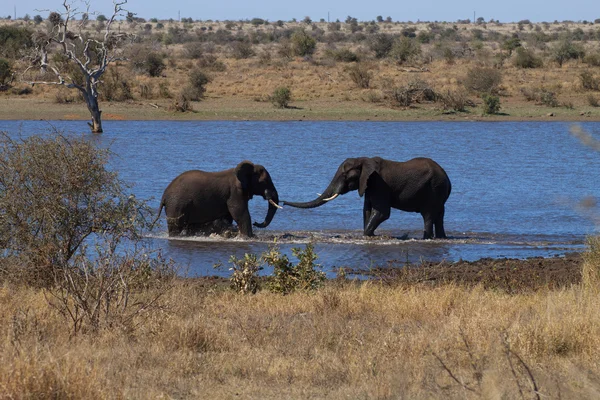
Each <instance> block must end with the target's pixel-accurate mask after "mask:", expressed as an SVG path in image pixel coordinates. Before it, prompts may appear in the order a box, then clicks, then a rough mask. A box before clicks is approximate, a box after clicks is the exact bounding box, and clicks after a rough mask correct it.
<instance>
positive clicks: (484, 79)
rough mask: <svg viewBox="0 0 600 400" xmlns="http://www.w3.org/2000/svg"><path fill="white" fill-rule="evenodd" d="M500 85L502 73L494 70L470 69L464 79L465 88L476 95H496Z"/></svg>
mask: <svg viewBox="0 0 600 400" xmlns="http://www.w3.org/2000/svg"><path fill="white" fill-rule="evenodd" d="M500 83H502V73H501V72H500V70H498V69H495V68H486V67H475V68H471V69H470V70H469V72H468V73H467V76H466V77H465V79H464V85H465V87H466V88H467V89H468V90H470V91H473V92H477V93H496V92H497V91H498V88H499V86H500Z"/></svg>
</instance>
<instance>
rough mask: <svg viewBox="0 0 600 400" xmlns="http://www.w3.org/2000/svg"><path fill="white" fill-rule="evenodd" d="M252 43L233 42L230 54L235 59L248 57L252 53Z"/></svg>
mask: <svg viewBox="0 0 600 400" xmlns="http://www.w3.org/2000/svg"><path fill="white" fill-rule="evenodd" d="M254 54H255V53H254V50H253V49H252V43H250V42H247V41H240V42H233V43H232V44H231V55H232V56H233V58H235V59H236V60H242V59H246V58H250V57H252V56H253V55H254Z"/></svg>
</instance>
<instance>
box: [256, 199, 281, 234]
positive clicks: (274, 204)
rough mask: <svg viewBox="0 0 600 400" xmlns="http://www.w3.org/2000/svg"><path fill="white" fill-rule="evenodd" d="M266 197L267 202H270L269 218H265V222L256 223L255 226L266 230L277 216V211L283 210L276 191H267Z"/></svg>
mask: <svg viewBox="0 0 600 400" xmlns="http://www.w3.org/2000/svg"><path fill="white" fill-rule="evenodd" d="M264 197H265V200H267V201H268V202H269V211H267V216H266V217H265V220H264V222H262V223H254V226H256V227H257V228H266V227H267V226H269V224H270V223H271V221H272V220H273V217H274V216H275V213H276V212H277V209H278V208H282V207H281V206H280V205H279V195H278V194H277V191H276V190H275V191H269V190H265V195H264Z"/></svg>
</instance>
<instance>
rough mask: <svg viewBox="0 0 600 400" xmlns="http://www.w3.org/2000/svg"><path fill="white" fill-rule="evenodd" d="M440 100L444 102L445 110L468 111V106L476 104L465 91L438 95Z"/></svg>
mask: <svg viewBox="0 0 600 400" xmlns="http://www.w3.org/2000/svg"><path fill="white" fill-rule="evenodd" d="M438 99H439V101H440V102H441V103H442V106H443V107H444V110H452V111H457V112H465V111H467V107H473V106H474V104H473V102H472V101H471V100H469V98H468V97H467V93H465V92H464V91H460V90H458V91H450V90H448V91H447V92H446V93H444V94H440V95H438Z"/></svg>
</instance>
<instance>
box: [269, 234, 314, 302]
mask: <svg viewBox="0 0 600 400" xmlns="http://www.w3.org/2000/svg"><path fill="white" fill-rule="evenodd" d="M292 254H293V255H294V257H296V258H297V259H298V264H296V265H293V264H292V263H291V262H290V260H289V259H288V257H287V256H286V255H282V254H281V253H280V251H279V248H278V247H277V246H276V245H274V246H272V247H271V248H270V249H269V251H267V252H265V253H264V254H263V255H262V257H261V258H262V259H263V260H264V261H265V262H266V263H267V265H269V266H271V267H273V275H272V276H270V277H269V279H268V281H267V286H268V288H269V290H270V291H272V292H275V293H281V294H289V293H291V292H294V291H297V290H315V289H318V288H319V287H321V286H322V285H323V282H324V281H325V273H324V272H322V271H318V270H317V269H319V268H320V267H321V266H320V265H318V264H315V260H316V259H317V255H316V254H315V252H314V248H313V245H312V243H309V244H307V245H306V247H305V249H304V250H302V249H300V248H293V249H292Z"/></svg>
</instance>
